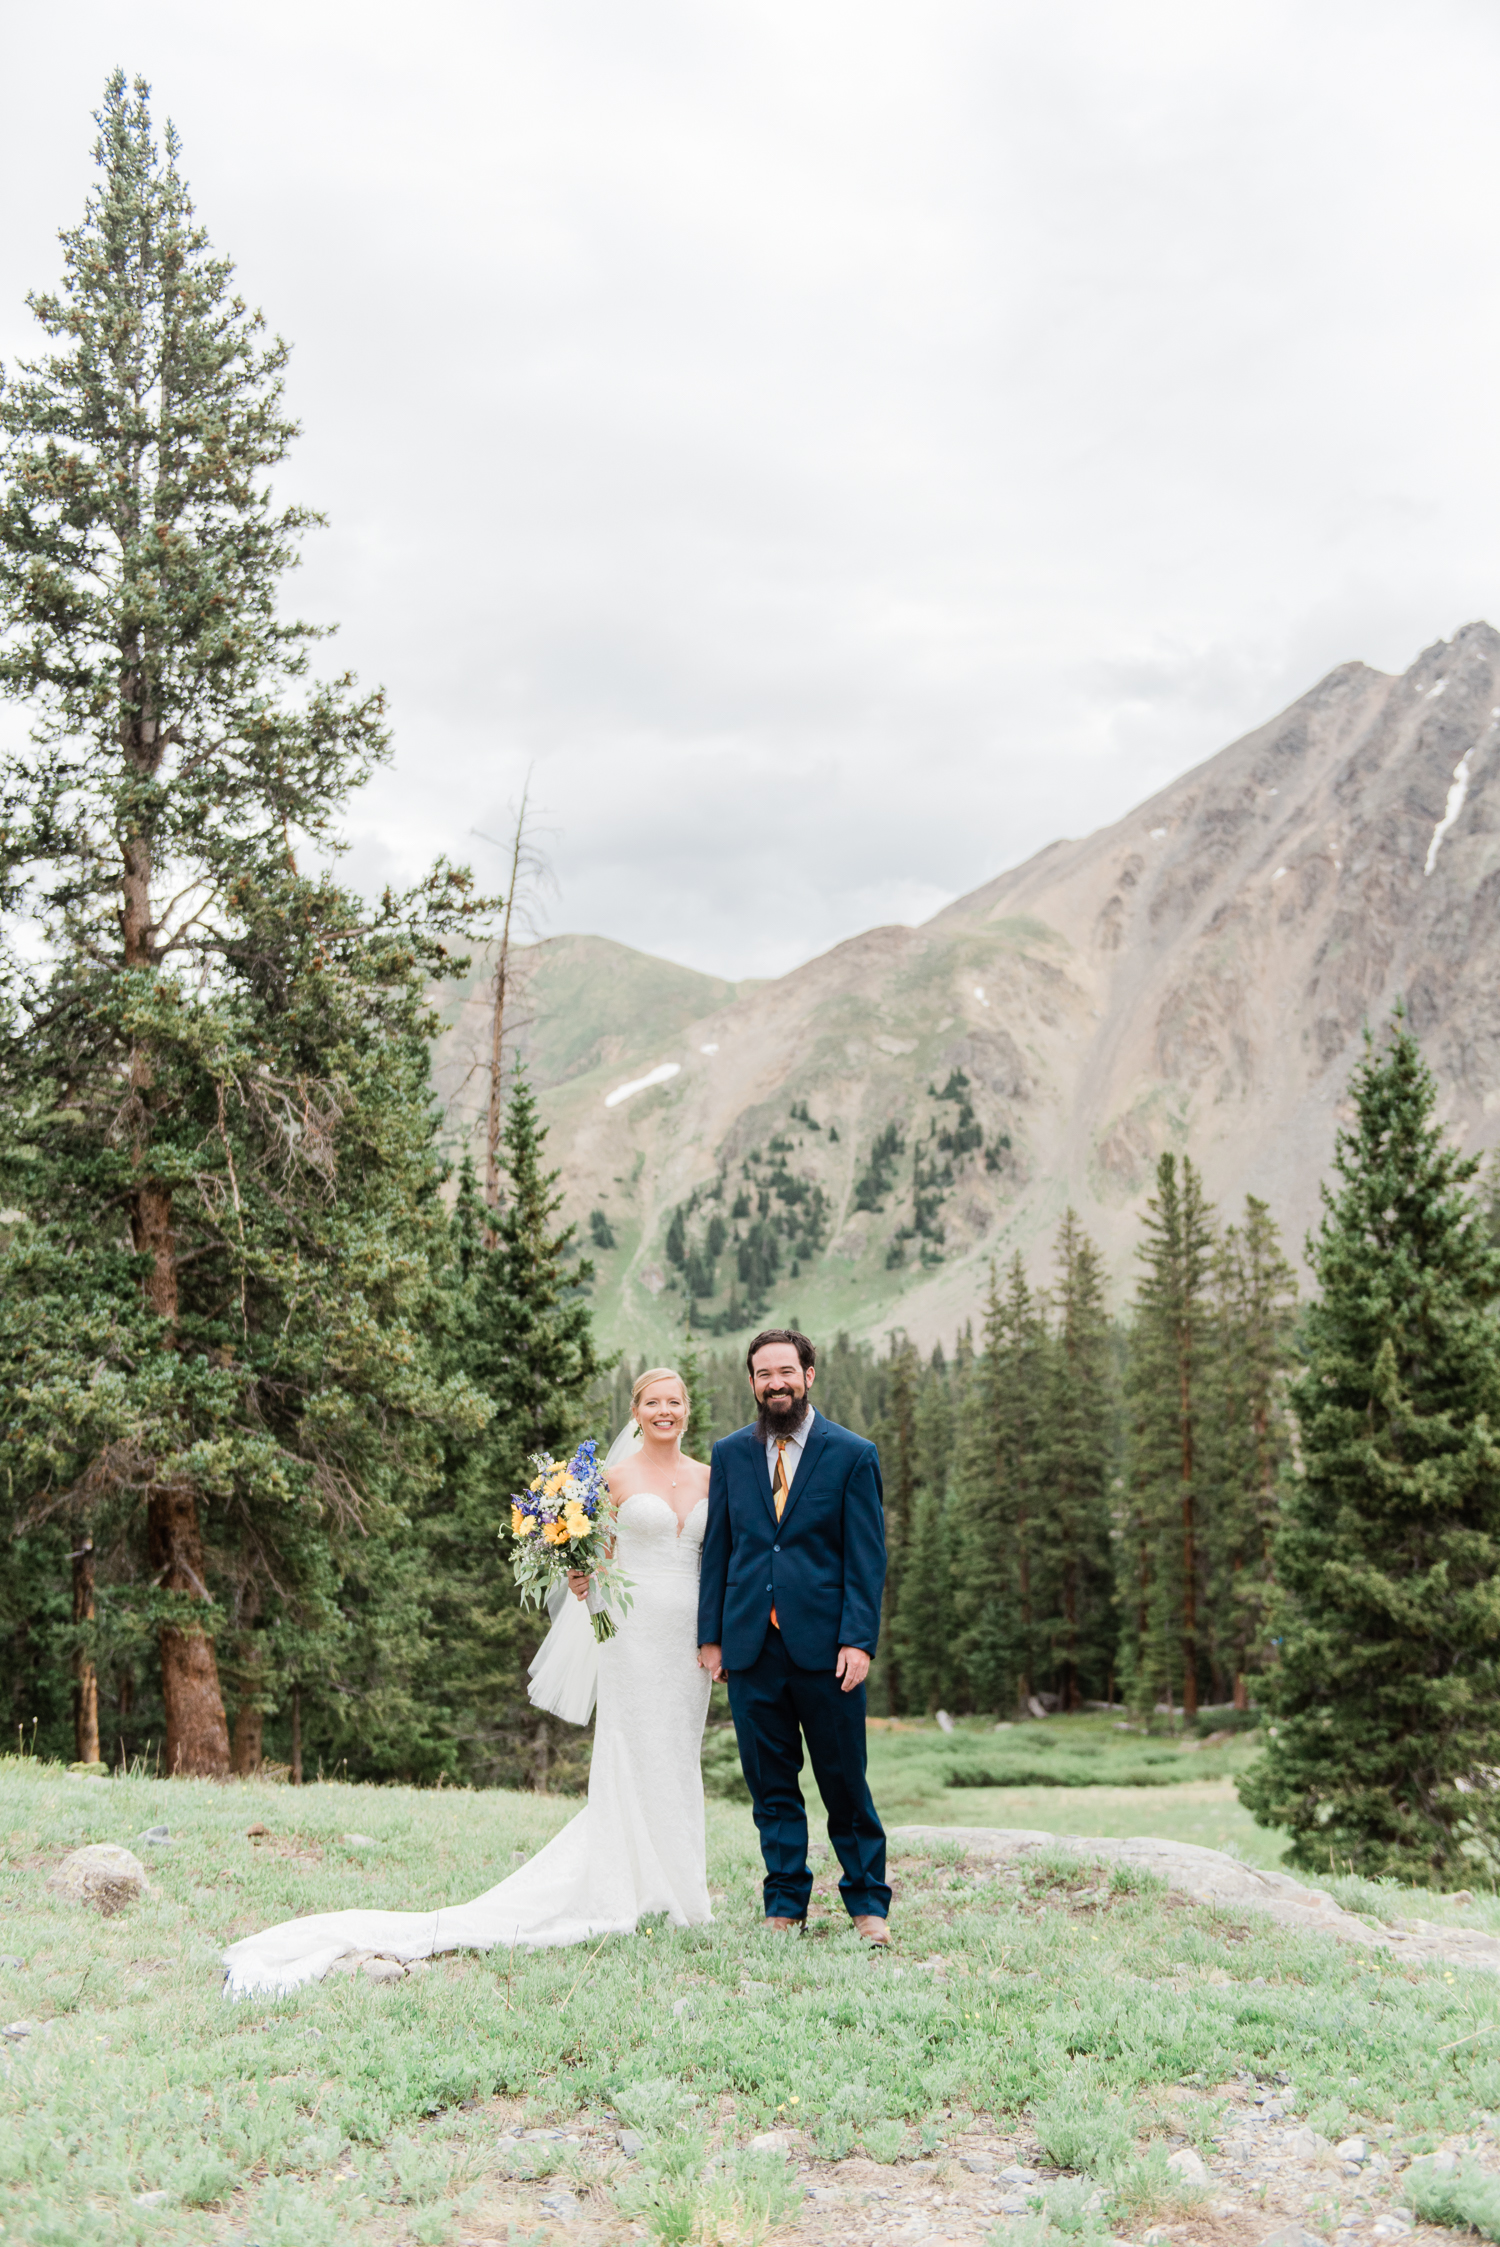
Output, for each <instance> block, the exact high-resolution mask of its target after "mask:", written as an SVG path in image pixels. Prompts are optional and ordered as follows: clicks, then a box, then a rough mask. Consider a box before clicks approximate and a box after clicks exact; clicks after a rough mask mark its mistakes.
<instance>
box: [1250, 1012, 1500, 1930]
mask: <svg viewBox="0 0 1500 2247" xmlns="http://www.w3.org/2000/svg"><path fill="white" fill-rule="evenodd" d="M1350 1094H1351V1099H1352V1104H1353V1108H1354V1114H1355V1120H1354V1123H1353V1125H1352V1127H1351V1128H1350V1129H1349V1130H1347V1131H1341V1132H1340V1133H1339V1135H1338V1139H1337V1142H1336V1146H1335V1153H1334V1171H1335V1183H1334V1184H1332V1185H1330V1186H1325V1188H1324V1214H1323V1218H1322V1221H1321V1224H1320V1226H1319V1229H1318V1233H1317V1236H1316V1239H1315V1240H1313V1241H1312V1242H1310V1243H1309V1257H1310V1260H1311V1262H1312V1265H1313V1269H1314V1271H1315V1273H1316V1276H1317V1280H1318V1285H1319V1289H1320V1295H1319V1298H1318V1300H1317V1301H1315V1302H1314V1303H1313V1304H1312V1305H1311V1306H1310V1307H1309V1309H1308V1312H1307V1317H1306V1326H1305V1337H1304V1345H1305V1350H1306V1365H1305V1370H1304V1371H1303V1373H1302V1375H1301V1377H1300V1379H1299V1380H1298V1381H1297V1383H1296V1385H1295V1387H1294V1390H1293V1403H1294V1407H1295V1410H1296V1414H1297V1420H1298V1425H1299V1428H1300V1432H1301V1454H1302V1458H1301V1465H1302V1472H1301V1474H1300V1475H1298V1476H1296V1477H1294V1478H1293V1479H1292V1481H1291V1484H1290V1488H1289V1491H1288V1494H1287V1497H1286V1501H1285V1506H1284V1512H1283V1519H1282V1526H1281V1530H1280V1533H1279V1535H1278V1538H1277V1541H1276V1566H1277V1574H1278V1578H1279V1581H1280V1585H1281V1587H1282V1590H1283V1594H1284V1603H1283V1608H1282V1617H1281V1621H1282V1650H1281V1661H1280V1664H1279V1666H1278V1667H1277V1669H1276V1670H1275V1671H1273V1672H1272V1673H1271V1675H1270V1677H1269V1679H1268V1681H1267V1682H1268V1689H1269V1698H1270V1702H1271V1706H1272V1708H1273V1710H1274V1712H1275V1716H1276V1720H1277V1721H1276V1725H1275V1729H1274V1731H1273V1732H1272V1733H1271V1735H1270V1737H1269V1739H1268V1743H1267V1747H1266V1752H1265V1754H1264V1756H1263V1757H1262V1758H1261V1759H1260V1761H1259V1763H1258V1764H1257V1766H1256V1768H1255V1770H1254V1771H1253V1773H1251V1774H1250V1775H1249V1777H1248V1778H1247V1779H1246V1780H1244V1781H1242V1782H1241V1795H1242V1797H1243V1799H1244V1800H1245V1802H1246V1803H1247V1804H1248V1805H1249V1807H1250V1808H1251V1809H1252V1810H1253V1811H1254V1813H1255V1815H1256V1817H1257V1818H1258V1819H1259V1820H1260V1821H1261V1822H1262V1823H1263V1824H1265V1825H1275V1826H1281V1827H1284V1828H1286V1829H1287V1830H1288V1831H1289V1832H1290V1834H1291V1837H1292V1848H1291V1856H1292V1859H1293V1861H1294V1862H1295V1863H1297V1864H1299V1865H1306V1866H1316V1867H1319V1868H1321V1867H1324V1866H1334V1867H1337V1866H1342V1865H1345V1864H1352V1865H1353V1867H1354V1869H1355V1870H1356V1871H1357V1872H1360V1873H1364V1874H1366V1875H1369V1876H1378V1875H1384V1874H1390V1875H1394V1876H1395V1877H1396V1878H1398V1879H1402V1880H1413V1881H1419V1882H1426V1883H1430V1884H1431V1885H1433V1886H1437V1887H1444V1886H1456V1885H1457V1884H1458V1883H1459V1882H1461V1881H1466V1880H1468V1879H1470V1878H1471V1877H1472V1876H1473V1874H1474V1872H1475V1871H1476V1869H1477V1870H1479V1871H1481V1872H1482V1873H1483V1874H1484V1876H1485V1877H1487V1878H1490V1879H1493V1878H1494V1877H1495V1876H1496V1874H1497V1873H1500V1794H1497V1792H1496V1787H1495V1773H1496V1771H1497V1770H1500V1352H1497V1349H1496V1340H1495V1327H1494V1319H1493V1305H1494V1303H1495V1299H1496V1296H1497V1294H1500V1252H1497V1250H1496V1248H1495V1247H1494V1245H1493V1244H1492V1242H1491V1240H1490V1238H1489V1235H1488V1228H1487V1225H1486V1221H1485V1214H1484V1211H1483V1210H1482V1208H1481V1206H1480V1204H1479V1202H1478V1200H1477V1198H1476V1196H1475V1195H1474V1194H1473V1193H1471V1192H1470V1191H1469V1187H1470V1183H1471V1181H1472V1180H1473V1179H1474V1177H1475V1174H1476V1172H1477V1171H1478V1168H1479V1163H1478V1160H1477V1158H1473V1157H1463V1156H1460V1155H1459V1154H1458V1153H1457V1152H1456V1151H1455V1150H1454V1149H1453V1148H1452V1147H1451V1146H1449V1145H1448V1144H1447V1143H1446V1141H1445V1137H1444V1134H1443V1131H1442V1129H1441V1127H1440V1126H1439V1124H1438V1123H1437V1121H1436V1119H1435V1107H1436V1090H1435V1087H1434V1084H1433V1080H1432V1077H1431V1075H1430V1073H1429V1072H1428V1070H1427V1068H1426V1066H1425V1064H1424V1062H1423V1060H1422V1057H1421V1054H1420V1052H1419V1050H1418V1048H1417V1044H1416V1041H1415V1039H1414V1038H1413V1037H1412V1034H1411V1032H1410V1030H1409V1028H1408V1026H1407V1024H1406V1022H1405V1020H1404V1018H1403V1017H1402V1016H1401V1015H1400V1013H1398V1014H1397V1016H1396V1018H1395V1020H1394V1021H1393V1023H1392V1025H1391V1028H1390V1032H1389V1035H1388V1037H1387V1040H1386V1042H1385V1044H1384V1047H1383V1048H1382V1049H1379V1050H1377V1048H1376V1046H1375V1044H1374V1041H1373V1040H1370V1039H1367V1041H1366V1049H1365V1056H1364V1059H1363V1061H1362V1062H1361V1063H1360V1065H1359V1067H1358V1068H1357V1069H1356V1070H1355V1073H1354V1077H1353V1079H1352V1082H1351V1086H1350Z"/></svg>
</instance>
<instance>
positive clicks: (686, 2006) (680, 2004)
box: [672, 1997, 701, 2021]
mask: <svg viewBox="0 0 1500 2247" xmlns="http://www.w3.org/2000/svg"><path fill="white" fill-rule="evenodd" d="M700 2010H701V2008H700V2006H699V2004H698V2000H697V1999H696V1998H695V1997H676V1998H674V1999H673V2000H672V2018H673V2020H674V2021H690V2020H692V2019H693V2017H694V2016H695V2014H697V2013H698V2012H699V2011H700Z"/></svg>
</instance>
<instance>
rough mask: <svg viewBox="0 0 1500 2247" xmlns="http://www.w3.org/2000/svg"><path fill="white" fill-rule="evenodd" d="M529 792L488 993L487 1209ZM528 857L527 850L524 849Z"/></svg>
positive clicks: (495, 1196)
mask: <svg viewBox="0 0 1500 2247" xmlns="http://www.w3.org/2000/svg"><path fill="white" fill-rule="evenodd" d="M530 793H531V781H530V778H529V776H528V778H527V782H526V786H525V787H524V788H523V789H522V791H521V808H520V810H519V811H518V812H517V814H516V829H515V833H514V835H513V836H512V837H511V848H510V880H509V882H508V883H507V885H506V891H505V918H504V920H503V921H502V923H501V927H500V946H499V950H498V951H497V952H496V954H495V981H494V988H493V991H492V993H491V997H490V1059H489V1078H490V1098H489V1114H488V1116H487V1118H486V1124H485V1144H484V1203H485V1207H486V1209H491V1210H495V1209H498V1208H499V1207H500V1134H501V1130H502V1127H503V1124H504V1119H505V1110H504V1105H503V1103H502V1101H501V1097H500V1087H501V1080H502V1076H503V1073H504V1067H505V1000H506V991H507V985H508V982H509V977H510V920H511V915H512V913H513V912H514V911H515V906H516V885H517V883H518V882H519V881H520V878H521V858H522V855H523V853H526V799H527V797H528V796H529V795H530ZM526 855H527V856H528V857H529V856H530V854H529V853H526ZM494 1245H495V1236H494V1234H493V1233H491V1234H490V1235H489V1239H488V1246H489V1247H491V1248H493V1247H494Z"/></svg>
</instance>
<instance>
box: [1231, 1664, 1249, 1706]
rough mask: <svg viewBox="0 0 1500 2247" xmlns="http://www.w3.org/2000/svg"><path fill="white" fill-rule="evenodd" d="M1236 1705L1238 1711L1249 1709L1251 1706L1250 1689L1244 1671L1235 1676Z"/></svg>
mask: <svg viewBox="0 0 1500 2247" xmlns="http://www.w3.org/2000/svg"><path fill="white" fill-rule="evenodd" d="M1234 1705H1235V1707H1236V1708H1237V1709H1248V1708H1249V1706H1250V1687H1249V1682H1248V1680H1247V1679H1246V1677H1245V1673H1244V1671H1243V1670H1240V1671H1237V1672H1236V1674H1235V1680H1234Z"/></svg>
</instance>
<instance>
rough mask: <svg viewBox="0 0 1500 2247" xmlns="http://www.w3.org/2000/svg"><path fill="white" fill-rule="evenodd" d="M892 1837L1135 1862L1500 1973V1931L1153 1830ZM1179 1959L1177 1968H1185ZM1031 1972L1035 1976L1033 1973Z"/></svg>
mask: <svg viewBox="0 0 1500 2247" xmlns="http://www.w3.org/2000/svg"><path fill="white" fill-rule="evenodd" d="M890 1839H891V1840H893V1841H909V1842H916V1843H921V1842H941V1843H943V1844H944V1845H945V1846H946V1847H950V1848H951V1847H952V1846H953V1845H954V1844H955V1843H956V1844H957V1845H958V1847H959V1848H961V1849H962V1850H963V1851H964V1853H965V1855H966V1856H967V1857H968V1858H969V1859H970V1860H971V1861H972V1860H982V1861H988V1862H989V1863H991V1864H996V1863H1005V1862H1017V1861H1019V1862H1023V1863H1024V1861H1025V1860H1026V1859H1027V1858H1028V1857H1033V1856H1035V1855H1036V1854H1037V1853H1038V1852H1040V1851H1043V1850H1046V1851H1053V1850H1074V1851H1077V1852H1078V1854H1079V1855H1081V1856H1086V1857H1088V1858H1090V1859H1094V1860H1101V1861H1103V1862H1104V1863H1106V1864H1121V1865H1133V1866H1137V1867H1139V1869H1140V1870H1141V1871H1142V1872H1150V1873H1155V1874H1156V1875H1157V1876H1158V1878H1160V1879H1162V1880H1165V1882H1166V1884H1167V1886H1168V1887H1169V1888H1171V1889H1174V1890H1175V1891H1176V1892H1177V1893H1179V1894H1181V1895H1185V1896H1190V1897H1192V1898H1193V1900H1194V1902H1196V1903H1200V1904H1208V1905H1211V1906H1215V1907H1217V1908H1219V1909H1221V1910H1233V1911H1244V1910H1250V1911H1254V1912H1263V1913H1264V1914H1265V1916H1266V1917H1267V1918H1268V1919H1270V1920H1272V1921H1274V1922H1275V1923H1276V1924H1277V1925H1278V1926H1281V1927H1299V1928H1310V1929H1312V1930H1313V1931H1314V1932H1316V1933H1318V1934H1324V1935H1330V1936H1332V1937H1333V1938H1334V1940H1335V1941H1337V1942H1342V1943H1351V1944H1356V1945H1358V1946H1359V1947H1360V1948H1361V1949H1365V1950H1371V1949H1374V1948H1376V1947H1377V1946H1380V1947H1384V1948H1386V1949H1389V1950H1392V1951H1394V1952H1395V1953H1396V1955H1397V1957H1398V1958H1403V1959H1406V1958H1409V1959H1413V1960H1419V1959H1420V1960H1428V1959H1438V1958H1441V1959H1446V1960H1449V1961H1452V1962H1454V1963H1456V1964H1458V1965H1463V1966H1477V1967H1486V1968H1488V1969H1490V1970H1491V1971H1492V1972H1496V1973H1500V1935H1489V1934H1485V1933H1484V1932H1483V1931H1482V1930H1480V1929H1478V1928H1466V1927H1455V1926H1451V1925H1443V1926H1439V1925H1436V1924H1435V1923H1433V1922H1431V1921H1428V1920H1412V1921H1408V1922H1407V1923H1406V1924H1405V1925H1404V1926H1401V1927H1379V1928H1375V1927H1369V1926H1367V1925H1366V1924H1365V1922H1364V1920H1362V1919H1360V1918H1358V1917H1357V1916H1356V1915H1355V1914H1354V1913H1353V1912H1347V1911H1344V1910H1343V1909H1341V1907H1340V1906H1339V1905H1338V1904H1336V1903H1335V1902H1334V1900H1333V1898H1332V1897H1331V1896H1330V1895H1328V1894H1326V1893H1325V1891H1324V1890H1322V1889H1319V1888H1308V1887H1306V1886H1305V1885H1304V1884H1303V1883H1302V1882H1301V1881H1300V1880H1293V1878H1292V1876H1291V1874H1290V1873H1284V1872H1273V1871H1270V1870H1268V1869H1263V1868H1261V1867H1259V1866H1255V1865H1243V1864H1241V1863H1240V1862H1239V1860H1238V1859H1237V1858H1235V1857H1228V1856H1226V1855H1225V1854H1224V1852H1223V1850H1221V1849H1205V1848H1203V1847H1202V1846H1201V1845H1200V1844H1199V1843H1197V1842H1189V1841H1163V1840H1159V1839H1155V1838H1152V1837H1149V1836H1144V1837H1143V1836H1135V1837H1133V1838H1131V1839H1128V1840H1122V1839H1120V1838H1119V1837H1117V1836H1110V1835H1103V1834H1049V1833H1043V1832H1041V1831H1040V1830H1039V1829H1038V1828H1033V1827H1014V1828H1005V1827H997V1826H896V1827H894V1828H893V1829H892V1831H891V1834H890ZM1180 1966H1181V1962H1180V1961H1179V1962H1178V1966H1177V1969H1176V1970H1180ZM1028 1978H1029V1977H1028Z"/></svg>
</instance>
